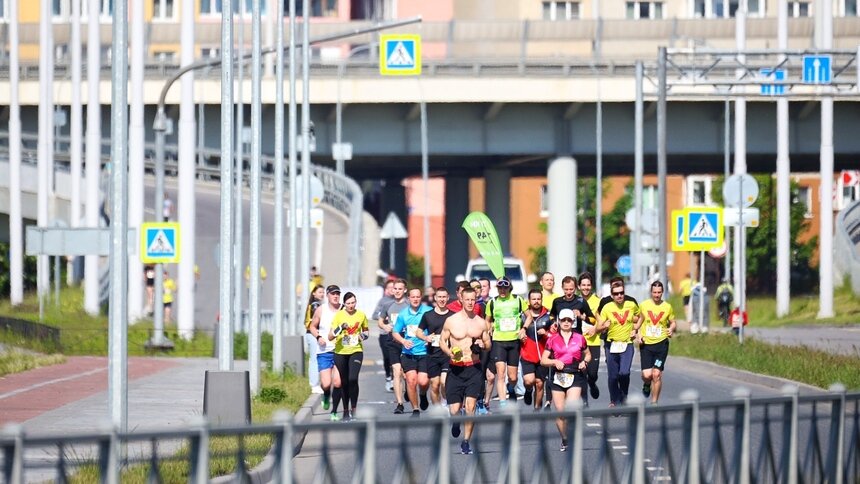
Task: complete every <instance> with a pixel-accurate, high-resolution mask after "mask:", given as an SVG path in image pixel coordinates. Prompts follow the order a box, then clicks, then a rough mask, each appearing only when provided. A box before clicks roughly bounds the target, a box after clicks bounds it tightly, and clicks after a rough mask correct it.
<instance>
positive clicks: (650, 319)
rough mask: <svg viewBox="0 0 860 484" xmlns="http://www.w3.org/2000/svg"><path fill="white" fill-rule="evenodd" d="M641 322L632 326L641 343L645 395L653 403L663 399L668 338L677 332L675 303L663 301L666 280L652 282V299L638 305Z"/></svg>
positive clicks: (640, 354)
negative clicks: (661, 391) (661, 395)
mask: <svg viewBox="0 0 860 484" xmlns="http://www.w3.org/2000/svg"><path fill="white" fill-rule="evenodd" d="M639 309H640V314H639V321H637V322H636V325H635V326H634V327H633V329H634V331H635V332H636V341H637V342H639V343H640V345H639V357H640V358H641V362H642V381H643V382H644V384H643V385H642V394H643V395H645V398H648V397H651V403H652V404H656V403H657V400H659V399H660V390H661V388H662V387H663V371H664V370H665V369H666V357H667V356H668V355H669V338H671V337H672V335H673V334H675V312H674V311H673V310H672V305H671V304H669V303H667V302H666V301H664V300H663V283H662V282H660V281H654V282H653V283H652V284H651V299H649V300H647V301H643V302H642V304H641V305H640V306H639Z"/></svg>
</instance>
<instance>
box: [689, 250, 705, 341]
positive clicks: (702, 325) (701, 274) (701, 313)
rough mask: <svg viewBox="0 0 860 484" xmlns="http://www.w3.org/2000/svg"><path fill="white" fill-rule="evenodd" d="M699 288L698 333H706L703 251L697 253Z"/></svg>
mask: <svg viewBox="0 0 860 484" xmlns="http://www.w3.org/2000/svg"><path fill="white" fill-rule="evenodd" d="M691 253H692V252H691ZM699 287H700V289H699V331H701V332H703V333H707V332H708V326H706V325H705V293H706V292H707V290H708V288H707V287H705V251H700V252H699Z"/></svg>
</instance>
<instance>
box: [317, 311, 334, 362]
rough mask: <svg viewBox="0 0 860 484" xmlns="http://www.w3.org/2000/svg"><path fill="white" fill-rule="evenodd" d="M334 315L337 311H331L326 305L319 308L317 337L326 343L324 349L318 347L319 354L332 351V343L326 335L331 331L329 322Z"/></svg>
mask: <svg viewBox="0 0 860 484" xmlns="http://www.w3.org/2000/svg"><path fill="white" fill-rule="evenodd" d="M335 314H337V311H333V310H332V309H331V307H330V306H329V305H328V303H326V304H323V305H322V306H321V307H320V327H319V335H320V336H322V337H323V339H325V341H326V344H325V348H322V347H320V351H319V352H320V353H331V352H332V351H334V341H329V339H328V334H329V332H330V331H331V321H332V320H333V319H334V315H335Z"/></svg>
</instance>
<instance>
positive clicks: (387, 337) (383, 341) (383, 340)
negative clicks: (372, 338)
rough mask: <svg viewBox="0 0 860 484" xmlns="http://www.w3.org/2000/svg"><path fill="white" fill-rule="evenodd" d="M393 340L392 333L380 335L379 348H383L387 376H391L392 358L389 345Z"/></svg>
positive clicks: (383, 365) (383, 362) (383, 363)
mask: <svg viewBox="0 0 860 484" xmlns="http://www.w3.org/2000/svg"><path fill="white" fill-rule="evenodd" d="M390 342H391V333H381V334H380V335H379V348H380V349H381V350H382V367H383V368H384V369H385V378H391V358H389V357H388V346H389V344H390Z"/></svg>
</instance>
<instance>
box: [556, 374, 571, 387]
mask: <svg viewBox="0 0 860 484" xmlns="http://www.w3.org/2000/svg"><path fill="white" fill-rule="evenodd" d="M552 382H553V383H555V384H556V385H558V386H560V387H562V388H570V387H571V385H573V374H571V373H562V372H560V371H557V372H555V376H554V377H553V379H552Z"/></svg>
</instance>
